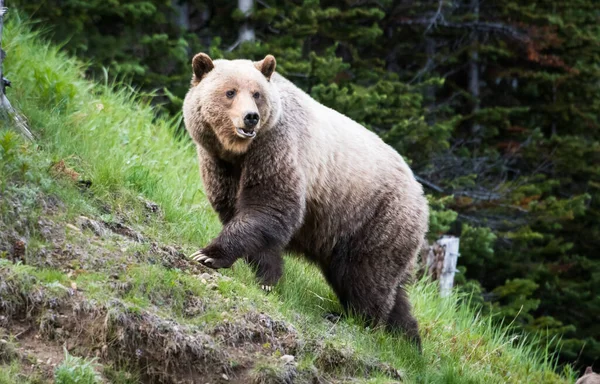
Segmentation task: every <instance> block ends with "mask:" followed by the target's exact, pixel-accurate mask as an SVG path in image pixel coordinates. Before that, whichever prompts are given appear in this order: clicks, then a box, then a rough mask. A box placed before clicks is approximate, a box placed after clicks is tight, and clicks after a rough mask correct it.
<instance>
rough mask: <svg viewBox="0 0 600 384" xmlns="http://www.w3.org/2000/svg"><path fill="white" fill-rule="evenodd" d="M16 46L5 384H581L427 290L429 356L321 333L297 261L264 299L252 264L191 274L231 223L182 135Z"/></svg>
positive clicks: (0, 204) (6, 177)
mask: <svg viewBox="0 0 600 384" xmlns="http://www.w3.org/2000/svg"><path fill="white" fill-rule="evenodd" d="M3 45H4V49H5V50H6V51H7V54H8V59H7V61H6V62H5V72H6V76H7V77H9V78H10V79H11V81H12V83H13V87H12V88H11V89H10V91H9V96H10V97H11V100H12V101H13V103H14V104H15V106H17V107H18V108H19V109H20V110H21V111H22V112H23V114H24V115H26V116H27V117H28V119H29V122H30V125H31V127H32V131H33V132H34V133H35V134H36V139H35V142H34V143H28V142H25V141H23V140H22V139H21V138H19V137H18V136H17V135H16V134H15V133H14V131H12V130H10V129H9V128H8V127H3V128H2V129H1V130H0V313H1V315H0V324H1V326H2V329H0V332H2V333H1V334H0V337H1V341H0V362H1V363H2V365H1V368H0V383H2V384H4V383H14V382H15V378H18V380H17V381H16V382H23V383H47V382H48V383H49V382H58V383H74V382H86V383H93V382H102V381H105V382H111V383H136V382H144V383H145V382H167V383H175V382H198V383H208V382H210V383H219V382H232V383H292V382H293V383H347V382H356V383H391V382H400V381H401V382H403V383H486V384H490V383H570V382H573V381H574V379H573V377H572V374H571V373H569V372H565V376H562V377H561V376H558V375H557V374H556V373H554V369H553V368H554V366H553V362H552V359H551V357H550V356H549V355H548V352H547V351H539V350H534V349H533V348H532V347H530V346H529V344H528V340H524V339H522V338H517V337H510V336H508V335H507V334H505V333H504V332H503V331H501V330H499V329H496V328H493V327H492V325H491V322H490V320H489V319H487V318H482V317H479V316H477V314H475V313H473V312H471V311H470V310H469V309H468V308H467V307H466V306H463V305H459V301H458V299H459V298H458V297H456V296H453V297H450V298H446V299H441V298H439V297H438V296H437V294H436V288H435V286H433V285H431V284H428V283H427V282H424V281H421V282H418V283H417V284H415V285H414V286H413V287H411V289H410V296H411V300H412V302H413V303H414V306H415V315H416V316H417V318H418V320H419V322H420V325H421V331H422V336H423V339H424V340H423V341H424V344H423V348H424V353H423V355H422V356H419V355H417V354H416V353H415V352H414V351H413V350H412V349H411V348H410V347H409V346H408V345H406V344H405V343H404V342H403V341H402V340H401V339H400V338H398V337H395V336H392V335H389V334H387V333H385V332H383V331H381V330H373V329H365V327H364V326H363V325H361V322H360V321H359V320H358V319H354V318H343V319H341V320H339V321H335V322H331V321H329V320H327V319H325V318H324V316H323V315H324V314H325V313H328V312H335V311H337V310H339V306H338V303H337V301H336V299H335V296H334V295H333V293H332V292H331V291H330V289H329V288H328V287H327V285H326V284H325V282H324V280H323V279H322V278H321V276H320V274H319V272H318V271H317V270H316V269H315V268H313V267H312V266H309V265H308V264H306V263H304V262H303V261H301V260H300V259H298V258H295V257H293V256H289V257H287V258H286V264H285V276H284V278H283V280H282V281H281V282H280V283H279V284H278V285H277V287H276V288H275V291H274V292H273V293H271V294H269V295H266V294H265V293H264V292H262V291H261V290H260V289H259V287H258V286H257V284H256V283H255V281H254V278H253V275H252V273H251V271H250V270H249V268H248V267H247V266H246V265H245V264H243V263H242V262H238V263H236V264H235V265H234V268H232V269H231V270H226V271H222V272H221V273H216V272H214V271H210V270H205V269H202V268H201V267H199V266H197V265H195V264H192V263H190V262H189V261H188V260H187V259H186V257H185V255H187V254H190V253H192V252H193V251H195V250H196V249H197V248H198V247H200V246H201V245H203V244H204V243H205V242H206V241H208V240H209V239H210V238H211V237H212V236H214V235H215V234H216V233H217V232H218V230H219V223H218V220H217V219H216V216H215V215H214V213H213V212H212V211H211V209H210V207H209V205H208V203H207V202H206V200H205V199H204V197H203V193H202V188H201V182H200V179H199V175H198V170H197V163H196V157H195V153H194V149H193V147H192V146H191V144H190V143H189V141H188V140H187V138H182V139H181V140H180V141H177V140H176V139H174V135H173V127H174V126H175V124H174V123H175V122H173V121H167V120H164V119H160V118H158V119H156V118H155V116H154V114H153V111H152V109H151V108H150V107H149V106H148V104H147V103H144V101H143V100H142V99H141V98H139V97H135V92H134V91H132V90H131V89H129V88H128V87H126V86H123V85H120V84H117V85H114V84H98V83H92V82H90V81H88V80H85V79H84V78H83V75H82V73H83V67H82V65H81V64H79V63H77V62H76V61H75V60H74V59H71V58H69V57H67V56H66V55H64V54H62V53H61V52H60V51H59V50H58V48H56V47H53V46H50V45H48V44H46V43H43V42H42V40H41V39H40V37H39V36H37V35H36V34H35V33H33V32H31V31H30V30H29V28H28V27H27V26H26V25H24V24H23V23H21V22H18V21H15V20H12V21H11V22H10V23H9V25H8V26H7V28H6V29H5V34H4V41H3ZM65 356H66V357H67V358H66V359H65ZM292 356H293V357H292ZM92 359H93V361H92ZM86 375H87V376H86ZM568 376H571V377H568ZM95 377H96V378H95ZM76 379H81V380H80V381H76Z"/></svg>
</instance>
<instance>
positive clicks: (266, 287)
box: [260, 284, 273, 292]
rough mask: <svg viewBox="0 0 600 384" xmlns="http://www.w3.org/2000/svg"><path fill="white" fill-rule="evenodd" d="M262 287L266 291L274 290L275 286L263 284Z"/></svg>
mask: <svg viewBox="0 0 600 384" xmlns="http://www.w3.org/2000/svg"><path fill="white" fill-rule="evenodd" d="M260 288H261V289H262V290H263V291H265V292H271V291H273V286H272V285H264V284H263V285H261V286H260Z"/></svg>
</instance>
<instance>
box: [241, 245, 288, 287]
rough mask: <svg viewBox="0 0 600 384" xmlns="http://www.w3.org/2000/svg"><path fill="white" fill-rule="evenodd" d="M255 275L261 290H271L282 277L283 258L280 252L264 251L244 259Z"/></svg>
mask: <svg viewBox="0 0 600 384" xmlns="http://www.w3.org/2000/svg"><path fill="white" fill-rule="evenodd" d="M246 260H247V261H248V263H249V264H250V266H252V268H253V269H254V271H255V273H256V278H257V280H258V282H259V284H260V285H261V288H262V289H263V290H265V291H267V292H271V290H273V286H274V285H275V284H277V282H278V281H279V279H280V278H281V276H282V275H283V257H282V256H281V252H278V251H275V250H265V251H261V252H258V253H257V254H254V255H250V256H248V257H246Z"/></svg>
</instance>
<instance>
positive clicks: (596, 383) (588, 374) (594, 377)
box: [575, 367, 600, 384]
mask: <svg viewBox="0 0 600 384" xmlns="http://www.w3.org/2000/svg"><path fill="white" fill-rule="evenodd" d="M575 384H600V375H599V374H597V373H594V371H593V370H592V367H587V368H586V369H585V373H584V374H583V376H581V377H580V378H579V379H578V380H577V382H576V383H575Z"/></svg>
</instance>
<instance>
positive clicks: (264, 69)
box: [254, 55, 277, 80]
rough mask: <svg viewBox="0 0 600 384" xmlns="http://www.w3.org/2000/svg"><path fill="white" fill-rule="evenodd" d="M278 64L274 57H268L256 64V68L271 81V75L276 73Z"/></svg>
mask: <svg viewBox="0 0 600 384" xmlns="http://www.w3.org/2000/svg"><path fill="white" fill-rule="evenodd" d="M276 64H277V63H276V62H275V58H274V57H273V55H267V56H265V58H264V59H262V60H261V61H257V62H255V63H254V66H255V67H256V69H258V70H259V71H260V72H261V73H262V74H263V75H264V76H265V77H266V78H267V80H270V79H271V75H272V74H273V72H275V66H276Z"/></svg>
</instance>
